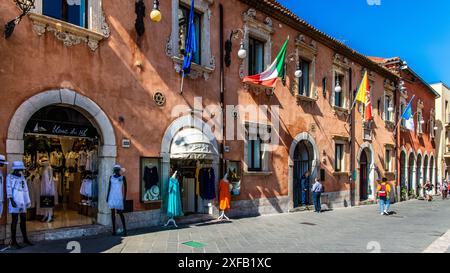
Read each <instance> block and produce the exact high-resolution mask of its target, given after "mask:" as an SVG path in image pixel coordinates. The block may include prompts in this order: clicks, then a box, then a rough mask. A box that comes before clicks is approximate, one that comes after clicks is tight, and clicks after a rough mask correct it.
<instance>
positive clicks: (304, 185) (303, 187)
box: [300, 171, 310, 206]
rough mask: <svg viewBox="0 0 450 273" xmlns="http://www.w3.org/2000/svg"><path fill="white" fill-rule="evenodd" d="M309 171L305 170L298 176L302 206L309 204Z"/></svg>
mask: <svg viewBox="0 0 450 273" xmlns="http://www.w3.org/2000/svg"><path fill="white" fill-rule="evenodd" d="M309 176H310V173H309V171H307V172H305V173H304V174H303V175H302V177H301V178H300V191H301V196H300V197H301V198H300V203H301V205H302V206H304V205H309V200H308V199H309V198H308V197H309Z"/></svg>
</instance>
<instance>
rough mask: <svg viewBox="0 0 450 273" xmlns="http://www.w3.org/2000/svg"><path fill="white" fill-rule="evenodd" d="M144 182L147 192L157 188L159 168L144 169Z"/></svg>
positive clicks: (146, 167)
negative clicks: (154, 187)
mask: <svg viewBox="0 0 450 273" xmlns="http://www.w3.org/2000/svg"><path fill="white" fill-rule="evenodd" d="M144 182H145V191H148V190H150V189H151V188H152V187H153V186H157V185H158V182H159V175H158V168H156V167H152V168H150V167H148V166H145V168H144Z"/></svg>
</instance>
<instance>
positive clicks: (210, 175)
mask: <svg viewBox="0 0 450 273" xmlns="http://www.w3.org/2000/svg"><path fill="white" fill-rule="evenodd" d="M215 180H216V177H215V173H214V169H213V168H208V169H201V170H200V196H201V198H202V199H203V200H213V199H215V198H216V186H215Z"/></svg>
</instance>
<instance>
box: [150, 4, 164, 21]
mask: <svg viewBox="0 0 450 273" xmlns="http://www.w3.org/2000/svg"><path fill="white" fill-rule="evenodd" d="M150 19H151V20H152V21H153V22H155V23H159V22H160V21H161V19H162V15H161V11H159V0H153V9H152V11H151V12H150Z"/></svg>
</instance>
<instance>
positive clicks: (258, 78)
mask: <svg viewBox="0 0 450 273" xmlns="http://www.w3.org/2000/svg"><path fill="white" fill-rule="evenodd" d="M288 42H289V38H288V39H287V40H286V42H284V45H283V47H282V48H281V51H280V53H278V55H277V58H276V59H275V61H274V62H273V63H272V64H271V65H270V66H269V68H267V70H266V71H264V72H262V73H261V74H258V75H253V76H247V77H245V78H244V80H243V82H244V83H248V84H253V85H262V86H266V87H270V88H275V86H276V83H277V79H278V78H279V77H283V75H284V73H285V71H284V59H285V58H286V48H287V44H288Z"/></svg>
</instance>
